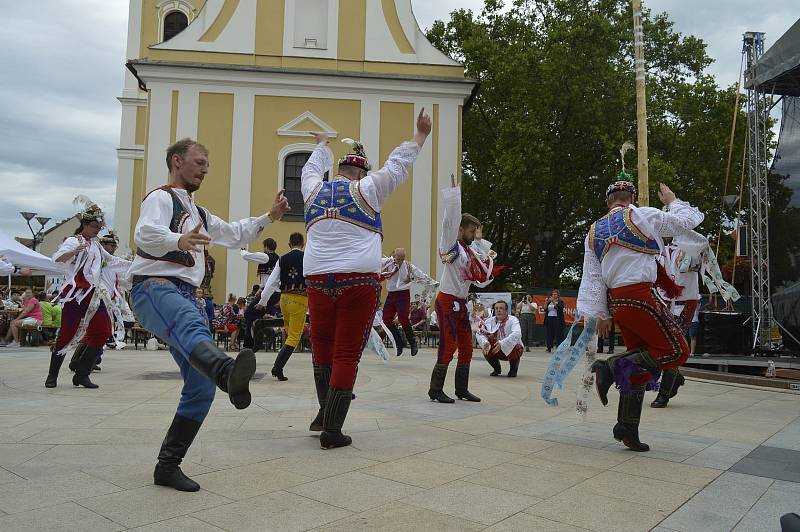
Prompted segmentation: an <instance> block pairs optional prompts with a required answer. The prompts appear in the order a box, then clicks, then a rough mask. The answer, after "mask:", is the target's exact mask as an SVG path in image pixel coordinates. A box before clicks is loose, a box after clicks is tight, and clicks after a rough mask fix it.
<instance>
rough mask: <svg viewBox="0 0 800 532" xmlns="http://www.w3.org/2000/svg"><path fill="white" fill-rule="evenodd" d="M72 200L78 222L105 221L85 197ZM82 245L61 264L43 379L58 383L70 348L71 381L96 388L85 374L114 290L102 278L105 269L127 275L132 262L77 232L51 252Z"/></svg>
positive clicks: (107, 332)
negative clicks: (57, 312)
mask: <svg viewBox="0 0 800 532" xmlns="http://www.w3.org/2000/svg"><path fill="white" fill-rule="evenodd" d="M74 203H75V205H76V206H77V207H78V208H79V209H80V211H79V212H78V214H77V216H78V219H79V220H80V222H81V224H88V223H92V222H97V223H100V224H102V223H103V221H104V218H105V215H104V214H103V211H102V210H101V209H100V207H98V206H97V205H96V204H94V203H93V202H92V201H91V200H90V199H89V198H87V197H86V196H78V197H76V198H75V201H74ZM84 244H86V246H87V247H86V248H85V249H83V250H81V251H80V252H78V253H77V254H75V255H74V256H73V257H72V258H71V259H70V260H69V261H68V262H66V263H65V267H66V274H67V280H66V281H65V283H64V285H63V286H62V288H61V292H60V295H59V301H60V304H61V307H62V311H61V316H62V317H61V327H60V328H59V330H58V337H57V338H56V343H55V345H54V346H53V348H52V352H51V355H50V369H49V371H48V375H47V379H46V380H45V383H44V385H45V387H47V388H55V387H56V385H57V379H58V372H59V370H60V369H61V364H63V363H64V356H65V355H66V354H67V352H69V351H71V350H72V349H73V348H74V349H75V355H74V356H73V359H74V360H75V365H74V371H75V375H74V376H73V377H72V384H73V385H74V386H84V387H86V388H97V387H98V386H97V385H96V384H94V383H93V382H92V381H91V380H90V379H89V374H90V373H91V371H92V368H93V367H94V365H95V360H96V359H97V356H98V354H99V353H100V351H101V350H102V349H103V346H104V345H105V343H106V340H108V338H109V336H111V333H112V323H111V317H110V316H111V313H112V312H113V309H114V305H113V303H112V296H113V294H111V293H109V290H108V288H107V287H106V285H105V283H104V282H103V272H104V271H105V272H108V273H109V274H112V275H115V276H116V275H117V274H118V273H119V274H125V272H126V271H127V270H128V267H129V266H130V261H127V260H124V259H121V258H119V257H115V256H113V255H111V254H109V253H108V252H107V251H106V250H105V249H103V248H102V247H101V246H100V243H99V242H98V240H97V239H96V238H92V239H91V240H88V241H87V240H86V239H85V238H84V237H83V236H81V235H80V234H77V235H73V236H71V237H69V238H67V239H66V240H64V242H62V243H61V246H59V248H58V250H57V251H56V252H55V253H54V254H53V260H55V261H58V259H59V258H61V257H63V256H64V255H67V254H70V253H73V252H75V251H76V250H77V249H78V248H79V247H80V246H82V245H84ZM123 334H124V329H123Z"/></svg>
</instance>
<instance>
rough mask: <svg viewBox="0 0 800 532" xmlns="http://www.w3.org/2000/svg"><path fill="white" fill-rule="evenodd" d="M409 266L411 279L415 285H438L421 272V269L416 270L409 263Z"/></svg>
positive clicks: (416, 268)
mask: <svg viewBox="0 0 800 532" xmlns="http://www.w3.org/2000/svg"><path fill="white" fill-rule="evenodd" d="M409 266H411V276H412V277H413V279H414V282H415V283H419V284H423V285H427V286H434V285H437V284H439V283H438V282H437V281H436V279H433V278H432V277H431V276H429V275H428V274H427V273H425V272H424V271H422V269H421V268H418V267H416V266H414V265H413V264H411V263H409Z"/></svg>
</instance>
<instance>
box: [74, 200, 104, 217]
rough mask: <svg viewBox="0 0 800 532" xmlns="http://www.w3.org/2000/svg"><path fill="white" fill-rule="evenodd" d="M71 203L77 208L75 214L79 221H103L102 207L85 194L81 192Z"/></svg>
mask: <svg viewBox="0 0 800 532" xmlns="http://www.w3.org/2000/svg"><path fill="white" fill-rule="evenodd" d="M72 204H73V205H74V206H75V208H76V209H77V210H78V213H77V216H78V219H79V220H80V221H82V222H100V223H103V222H104V219H105V215H104V214H103V209H101V208H100V207H99V206H98V205H97V204H96V203H95V202H93V201H92V200H90V199H89V198H88V197H87V196H84V195H83V194H80V195H78V196H75V199H74V200H72Z"/></svg>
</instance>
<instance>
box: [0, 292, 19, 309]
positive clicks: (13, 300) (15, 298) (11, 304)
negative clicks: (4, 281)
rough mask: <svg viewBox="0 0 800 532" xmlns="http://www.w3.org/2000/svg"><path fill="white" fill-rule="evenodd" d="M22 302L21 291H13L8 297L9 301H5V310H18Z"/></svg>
mask: <svg viewBox="0 0 800 532" xmlns="http://www.w3.org/2000/svg"><path fill="white" fill-rule="evenodd" d="M21 301H22V295H21V294H20V293H19V290H12V291H11V292H10V293H9V295H8V299H3V309H5V310H17V309H18V308H19V306H20V302H21Z"/></svg>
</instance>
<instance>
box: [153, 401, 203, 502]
mask: <svg viewBox="0 0 800 532" xmlns="http://www.w3.org/2000/svg"><path fill="white" fill-rule="evenodd" d="M200 425H202V423H200V422H199V421H195V420H193V419H189V418H188V417H183V416H181V415H180V414H175V417H174V418H173V419H172V425H170V427H169V430H168V431H167V436H166V437H165V438H164V442H163V443H162V444H161V450H160V451H159V452H158V464H156V468H155V470H154V471H153V483H154V484H156V485H157V486H171V487H173V488H175V489H176V490H178V491H198V490H199V489H200V485H199V484H198V483H197V482H195V481H194V480H192V479H190V478H189V477H187V476H186V475H184V474H183V471H181V468H180V465H181V462H182V461H183V457H184V456H186V451H188V450H189V446H190V445H191V444H192V441H194V437H195V436H196V435H197V431H198V430H200Z"/></svg>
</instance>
